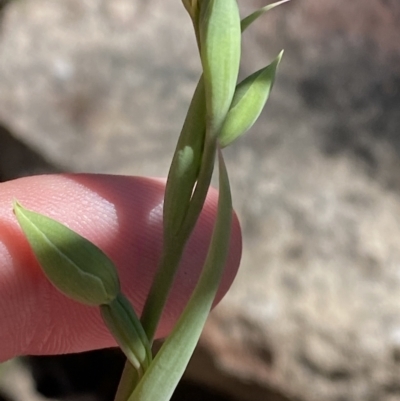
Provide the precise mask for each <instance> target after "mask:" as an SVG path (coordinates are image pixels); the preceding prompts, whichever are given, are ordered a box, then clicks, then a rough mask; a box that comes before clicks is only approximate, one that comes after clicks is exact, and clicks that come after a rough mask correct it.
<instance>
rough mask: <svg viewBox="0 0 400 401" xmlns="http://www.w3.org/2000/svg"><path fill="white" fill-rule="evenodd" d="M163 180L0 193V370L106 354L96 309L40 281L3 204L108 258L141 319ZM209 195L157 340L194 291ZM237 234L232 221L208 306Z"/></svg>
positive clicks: (47, 184)
mask: <svg viewBox="0 0 400 401" xmlns="http://www.w3.org/2000/svg"><path fill="white" fill-rule="evenodd" d="M163 191H164V181H163V180H159V179H150V178H141V177H123V176H107V175H89V174H85V175H48V176H36V177H29V178H23V179H19V180H15V181H9V182H6V183H2V184H0V322H1V323H0V362H1V361H5V360H7V359H10V358H12V357H14V356H18V355H26V354H31V355H39V354H42V355H43V354H63V353H71V352H81V351H86V350H92V349H99V348H106V347H113V346H115V341H114V340H113V338H112V337H111V336H110V334H109V333H108V331H107V329H106V328H105V326H104V324H103V322H102V320H101V317H100V314H99V309H98V308H96V307H88V306H84V305H81V304H78V303H76V302H74V301H72V300H69V299H67V298H66V297H64V296H63V295H62V294H60V293H59V292H58V291H57V290H56V289H55V288H54V287H53V286H52V285H51V284H50V283H49V282H48V280H47V279H46V278H45V276H44V275H43V273H42V271H41V269H40V267H39V265H38V263H37V262H36V260H35V258H34V256H33V254H32V251H31V250H30V248H29V245H28V243H27V241H26V239H25V238H24V236H23V234H22V232H21V229H20V228H19V226H18V223H17V221H16V219H15V216H14V214H13V212H12V202H13V200H14V199H17V200H18V201H19V202H21V204H22V205H23V206H25V207H27V208H29V209H32V210H35V211H37V212H39V213H43V214H46V215H47V216H50V217H52V218H55V219H57V220H59V221H61V222H62V223H64V224H66V225H68V226H69V227H70V228H72V229H73V230H75V231H77V232H78V233H80V234H81V235H83V236H84V237H86V238H88V239H89V240H90V241H92V242H94V243H95V244H96V245H97V246H99V247H100V248H101V249H103V251H104V252H105V253H106V254H107V255H109V256H110V258H111V259H112V260H113V261H114V263H115V264H116V266H117V268H118V270H119V274H120V278H121V283H122V290H123V292H124V293H125V294H126V295H127V296H128V298H130V300H131V301H132V302H133V305H134V307H135V310H136V311H137V312H138V313H139V314H140V313H141V310H142V308H143V303H144V300H145V298H146V294H147V292H148V290H149V287H150V284H151V281H152V277H153V274H154V272H155V269H156V267H157V260H158V259H159V256H160V250H161V240H162V235H161V233H162V226H161V225H162V199H163ZM217 200H218V194H217V192H216V191H215V190H210V193H209V195H208V198H207V201H206V205H205V207H204V211H203V213H202V215H201V217H200V220H199V223H198V225H197V226H196V228H195V231H194V233H193V235H192V237H191V239H190V240H189V243H188V246H187V248H186V251H185V255H184V257H183V261H182V264H181V268H180V270H179V273H178V275H177V280H176V282H175V284H174V287H173V289H172V293H171V296H170V298H169V301H168V304H167V307H166V310H165V313H164V314H163V317H162V320H161V323H160V325H159V327H158V331H157V336H158V337H163V336H165V335H167V334H168V332H169V331H170V330H171V328H172V326H173V324H174V322H175V321H176V319H177V317H178V316H179V314H180V312H181V311H182V309H183V307H184V306H185V304H186V303H187V300H188V298H189V296H190V294H191V292H192V290H193V288H194V286H195V283H196V280H197V278H198V276H199V273H200V270H201V267H202V263H203V261H204V259H205V255H206V251H207V246H208V243H209V240H210V235H211V232H212V228H213V223H214V218H215V212H216V205H217ZM241 245H242V244H241V232H240V226H239V223H238V220H237V217H236V215H234V219H233V228H232V235H231V246H230V254H229V259H228V262H227V266H226V270H225V273H224V277H223V280H222V283H221V286H220V289H219V292H218V296H217V299H216V302H215V303H217V302H218V301H219V300H221V298H222V297H223V296H224V294H225V293H226V291H227V290H228V289H229V287H230V285H231V283H232V281H233V279H234V277H235V275H236V272H237V269H238V266H239V261H240V256H241Z"/></svg>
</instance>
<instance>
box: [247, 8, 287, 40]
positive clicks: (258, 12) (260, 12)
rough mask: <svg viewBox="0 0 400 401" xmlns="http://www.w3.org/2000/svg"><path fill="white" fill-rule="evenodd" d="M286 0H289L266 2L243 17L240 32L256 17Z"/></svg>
mask: <svg viewBox="0 0 400 401" xmlns="http://www.w3.org/2000/svg"><path fill="white" fill-rule="evenodd" d="M288 1H290V0H282V1H277V2H276V3H272V4H268V5H267V6H265V7H262V8H260V9H259V10H257V11H255V12H254V13H252V14H250V15H249V16H247V17H246V18H244V19H243V20H242V22H241V29H242V32H243V31H245V30H246V29H247V28H248V27H249V26H250V25H251V24H252V23H253V22H254V21H255V20H256V19H257V18H258V17H261V15H263V14H265V13H266V12H267V11H270V10H272V9H273V8H275V7H278V6H279V5H281V4H283V3H287V2H288Z"/></svg>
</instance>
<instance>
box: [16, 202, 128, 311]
mask: <svg viewBox="0 0 400 401" xmlns="http://www.w3.org/2000/svg"><path fill="white" fill-rule="evenodd" d="M14 213H15V215H16V217H17V220H18V222H19V224H20V226H21V228H22V231H23V232H24V234H25V236H26V238H27V239H28V242H29V244H30V246H31V248H32V250H33V253H34V254H35V256H36V258H37V260H38V262H39V263H40V265H41V267H42V270H43V272H44V273H45V275H46V276H47V278H48V279H49V280H50V281H51V283H52V284H53V285H54V286H55V287H56V288H57V289H58V290H59V291H60V292H62V293H63V294H64V295H66V296H67V297H69V298H72V299H74V300H76V301H78V302H81V303H83V304H87V305H101V304H107V303H109V302H111V301H112V300H113V299H114V298H115V297H116V296H117V295H118V293H119V291H120V285H119V279H118V275H117V272H116V269H115V267H114V264H113V263H112V262H111V260H110V259H109V258H108V257H107V256H106V255H105V254H104V252H103V251H101V250H100V249H99V248H98V247H96V246H95V245H94V244H92V243H91V242H90V241H88V240H87V239H85V238H83V237H82V236H80V235H79V234H77V233H76V232H74V231H72V230H71V229H69V228H68V227H66V226H64V225H63V224H61V223H59V222H57V221H55V220H53V219H51V218H49V217H46V216H43V215H41V214H39V213H35V212H32V211H30V210H27V209H25V208H24V207H22V206H21V205H20V204H19V203H18V202H15V203H14Z"/></svg>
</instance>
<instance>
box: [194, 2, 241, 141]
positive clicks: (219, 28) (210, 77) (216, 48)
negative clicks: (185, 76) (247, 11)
mask: <svg viewBox="0 0 400 401" xmlns="http://www.w3.org/2000/svg"><path fill="white" fill-rule="evenodd" d="M199 33H200V35H199V36H200V57H201V62H202V65H203V71H204V85H205V94H206V104H207V123H208V127H207V128H208V135H211V137H213V138H214V137H216V135H217V134H218V132H219V130H220V129H221V128H222V125H223V122H224V120H225V117H226V114H227V113H228V110H229V107H230V105H231V102H232V97H233V94H234V92H235V87H236V83H237V77H238V72H239V63H240V44H241V29H240V16H239V9H238V6H237V3H236V0H223V1H221V0H200V18H199Z"/></svg>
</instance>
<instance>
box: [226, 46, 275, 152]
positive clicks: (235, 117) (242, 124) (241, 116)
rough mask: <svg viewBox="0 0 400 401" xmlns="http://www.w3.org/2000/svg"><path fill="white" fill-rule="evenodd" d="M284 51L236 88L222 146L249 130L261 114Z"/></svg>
mask: <svg viewBox="0 0 400 401" xmlns="http://www.w3.org/2000/svg"><path fill="white" fill-rule="evenodd" d="M282 54H283V51H282V52H281V53H279V55H278V57H277V58H276V59H275V60H274V61H273V62H272V63H271V64H270V65H269V66H268V67H266V68H263V69H261V70H259V71H257V72H255V73H254V74H252V75H250V76H249V77H247V78H246V79H245V80H243V81H242V82H241V83H240V84H239V85H238V86H237V88H236V91H235V95H234V97H233V100H232V104H231V108H230V109H229V112H228V115H227V117H226V120H225V123H224V126H223V128H222V130H221V133H220V136H219V141H220V145H221V147H222V148H224V147H226V146H228V145H229V144H231V143H232V142H233V141H234V140H235V139H236V138H238V137H239V136H241V135H243V134H244V133H245V132H246V131H247V130H249V129H250V128H251V127H252V126H253V124H254V123H255V122H256V120H257V119H258V117H259V116H260V114H261V112H262V110H263V108H264V106H265V103H266V102H267V100H268V97H269V94H270V92H271V89H272V85H273V83H274V80H275V73H276V69H277V67H278V65H279V63H280V61H281V58H282Z"/></svg>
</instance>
